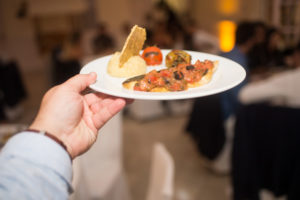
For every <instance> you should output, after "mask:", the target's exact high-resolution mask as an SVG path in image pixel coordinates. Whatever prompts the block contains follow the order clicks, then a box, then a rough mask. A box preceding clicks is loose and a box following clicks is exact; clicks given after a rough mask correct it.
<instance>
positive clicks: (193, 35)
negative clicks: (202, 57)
mask: <svg viewBox="0 0 300 200" xmlns="http://www.w3.org/2000/svg"><path fill="white" fill-rule="evenodd" d="M185 33H186V34H185V48H184V49H187V50H194V51H201V52H207V53H214V54H218V53H219V51H220V49H219V40H218V38H217V37H215V36H213V35H212V34H209V33H208V32H206V31H204V30H203V29H201V28H200V27H199V26H198V25H197V22H196V21H195V20H194V19H188V20H187V22H186V24H185Z"/></svg>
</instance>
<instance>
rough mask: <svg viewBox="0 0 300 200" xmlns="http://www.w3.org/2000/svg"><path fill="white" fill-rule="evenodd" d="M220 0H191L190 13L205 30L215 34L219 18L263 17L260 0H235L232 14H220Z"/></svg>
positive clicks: (255, 18) (256, 18) (262, 5)
mask: <svg viewBox="0 0 300 200" xmlns="http://www.w3.org/2000/svg"><path fill="white" fill-rule="evenodd" d="M220 1H221V0H209V1H207V0H192V1H191V7H190V9H191V13H192V16H193V17H194V18H195V19H197V20H198V22H199V24H200V25H201V26H202V27H203V28H204V29H205V30H207V31H209V32H211V33H213V34H217V26H216V25H217V23H218V22H219V21H221V20H233V21H235V22H238V21H240V20H246V19H247V20H258V19H264V18H265V17H266V16H265V12H264V11H265V7H264V2H265V1H262V0H249V1H248V0H236V1H237V10H236V12H234V13H232V14H221V13H220V12H219V9H218V8H219V5H220Z"/></svg>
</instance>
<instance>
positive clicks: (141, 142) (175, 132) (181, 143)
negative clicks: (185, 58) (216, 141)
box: [15, 71, 230, 200]
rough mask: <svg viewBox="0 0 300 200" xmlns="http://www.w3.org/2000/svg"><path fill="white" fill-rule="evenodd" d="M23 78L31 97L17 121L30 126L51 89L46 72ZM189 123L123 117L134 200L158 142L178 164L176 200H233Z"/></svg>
mask: <svg viewBox="0 0 300 200" xmlns="http://www.w3.org/2000/svg"><path fill="white" fill-rule="evenodd" d="M23 75H24V82H25V84H26V87H27V89H28V93H29V97H28V99H27V100H26V101H25V102H24V105H23V106H24V113H23V115H22V116H21V117H20V118H19V119H17V120H15V122H16V123H25V124H29V123H30V122H31V121H32V120H33V118H34V116H35V114H36V112H37V110H38V107H39V104H40V101H41V98H42V96H43V94H44V92H45V91H46V90H47V89H48V88H49V78H47V77H49V76H48V75H47V72H45V71H31V72H27V73H26V74H23ZM186 121H187V115H186V114H181V115H176V116H163V117H160V118H158V119H153V120H148V121H143V122H141V121H138V120H135V119H132V118H130V117H126V116H125V117H124V125H123V126H124V137H123V138H124V143H123V148H124V155H123V158H124V168H125V172H126V176H127V179H128V182H129V187H130V192H131V195H132V198H133V200H140V199H144V197H145V194H146V190H147V186H148V179H149V170H150V162H151V150H152V147H153V144H154V143H155V142H157V141H159V142H162V143H163V144H164V145H165V146H166V148H167V149H168V151H169V152H170V154H171V155H172V157H173V158H174V161H175V195H174V199H175V200H201V199H203V200H220V199H222V200H226V199H230V198H229V196H230V195H229V194H230V177H229V176H228V175H217V174H214V173H212V172H211V171H210V170H209V169H207V168H206V167H205V165H204V164H203V159H202V158H201V156H200V155H199V153H198V152H197V150H196V147H195V145H194V143H193V141H192V140H191V138H190V137H189V136H188V135H187V134H186V133H185V131H184V126H185V123H186Z"/></svg>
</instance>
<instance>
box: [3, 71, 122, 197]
mask: <svg viewBox="0 0 300 200" xmlns="http://www.w3.org/2000/svg"><path fill="white" fill-rule="evenodd" d="M95 81H96V73H90V74H84V75H83V74H80V75H76V76H74V77H72V78H71V79H69V80H67V81H66V82H65V83H63V84H61V85H58V86H55V87H53V88H51V89H50V90H49V91H48V92H47V93H46V94H45V95H44V97H43V100H42V102H41V106H40V109H39V112H38V114H37V116H36V118H35V119H34V121H33V123H32V124H31V125H30V126H29V129H28V130H26V131H24V132H21V133H18V134H16V135H15V136H13V137H12V138H11V139H10V140H9V141H8V142H7V143H6V145H5V146H4V147H3V149H2V150H1V153H0V199H68V196H69V194H70V193H71V192H72V186H71V180H72V160H73V159H75V158H76V157H77V156H79V155H81V154H83V153H84V152H86V151H87V150H88V149H89V148H90V147H91V146H92V145H93V144H94V142H95V141H96V139H97V134H98V131H99V129H100V128H101V127H102V126H103V125H104V124H105V123H106V122H107V121H108V120H109V119H111V118H112V117H113V116H114V115H115V114H117V113H118V112H119V111H120V110H121V109H122V108H124V106H125V105H126V100H125V99H123V98H117V97H111V96H108V95H105V94H102V93H87V94H83V93H84V91H85V89H86V88H87V87H88V86H89V85H90V84H92V83H94V82H95ZM37 133H38V134H37Z"/></svg>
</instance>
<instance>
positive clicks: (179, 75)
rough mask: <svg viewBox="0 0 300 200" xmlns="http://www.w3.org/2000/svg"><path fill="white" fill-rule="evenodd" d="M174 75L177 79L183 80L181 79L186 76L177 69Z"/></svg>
mask: <svg viewBox="0 0 300 200" xmlns="http://www.w3.org/2000/svg"><path fill="white" fill-rule="evenodd" d="M174 77H175V79H176V80H181V79H183V77H184V76H183V73H182V72H179V73H178V71H175V72H174Z"/></svg>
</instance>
